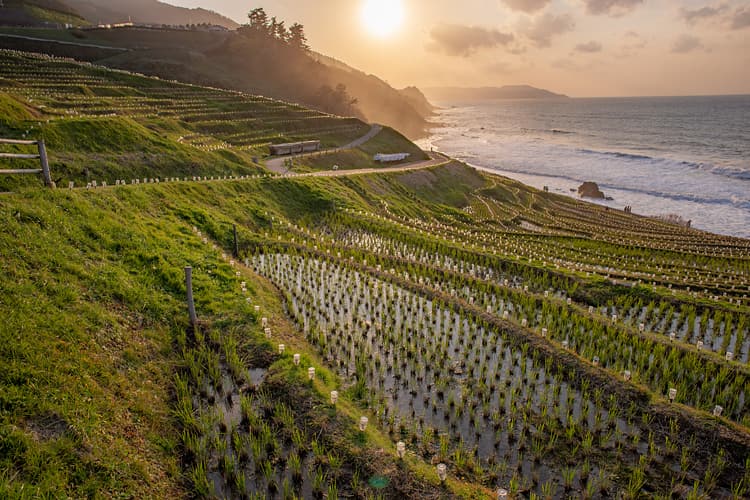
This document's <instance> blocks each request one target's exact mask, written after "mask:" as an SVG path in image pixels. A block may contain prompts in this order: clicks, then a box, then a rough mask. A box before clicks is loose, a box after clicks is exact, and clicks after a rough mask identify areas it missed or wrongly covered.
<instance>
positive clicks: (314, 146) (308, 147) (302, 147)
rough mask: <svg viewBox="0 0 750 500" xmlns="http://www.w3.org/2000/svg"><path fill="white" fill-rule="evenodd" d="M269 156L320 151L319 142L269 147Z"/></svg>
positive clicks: (291, 143)
mask: <svg viewBox="0 0 750 500" xmlns="http://www.w3.org/2000/svg"><path fill="white" fill-rule="evenodd" d="M269 149H270V150H271V156H284V155H293V154H299V153H313V152H315V151H320V141H303V142H289V143H286V144H273V145H271V146H269Z"/></svg>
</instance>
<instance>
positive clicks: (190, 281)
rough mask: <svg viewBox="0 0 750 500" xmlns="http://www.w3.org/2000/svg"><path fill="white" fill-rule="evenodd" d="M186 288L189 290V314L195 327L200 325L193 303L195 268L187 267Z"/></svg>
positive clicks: (191, 323)
mask: <svg viewBox="0 0 750 500" xmlns="http://www.w3.org/2000/svg"><path fill="white" fill-rule="evenodd" d="M185 287H186V288H187V303H188V314H189V315H190V325H191V326H193V327H195V325H196V324H197V323H198V317H197V316H196V314H195V302H193V268H192V267H190V266H187V267H185Z"/></svg>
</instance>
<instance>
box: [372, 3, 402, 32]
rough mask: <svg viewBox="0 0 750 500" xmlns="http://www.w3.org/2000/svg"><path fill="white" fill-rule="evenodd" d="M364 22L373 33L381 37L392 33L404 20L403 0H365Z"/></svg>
mask: <svg viewBox="0 0 750 500" xmlns="http://www.w3.org/2000/svg"><path fill="white" fill-rule="evenodd" d="M362 22H363V23H364V25H365V27H366V28H367V31H369V32H370V33H371V34H372V35H375V36H377V37H380V38H385V37H388V36H390V35H392V34H393V33H395V32H396V30H398V29H399V28H400V27H401V24H402V23H403V22H404V5H403V2H402V0H365V2H364V6H363V7H362Z"/></svg>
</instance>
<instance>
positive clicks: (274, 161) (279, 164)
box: [266, 123, 383, 174]
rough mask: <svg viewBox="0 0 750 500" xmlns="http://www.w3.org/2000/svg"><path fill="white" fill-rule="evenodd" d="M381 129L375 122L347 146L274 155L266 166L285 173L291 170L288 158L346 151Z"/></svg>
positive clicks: (370, 137) (364, 141)
mask: <svg viewBox="0 0 750 500" xmlns="http://www.w3.org/2000/svg"><path fill="white" fill-rule="evenodd" d="M381 130H383V126H382V125H378V124H376V123H374V124H373V125H372V127H371V128H370V131H369V132H367V133H366V134H365V135H363V136H362V137H360V138H359V139H357V140H355V141H352V142H350V143H349V144H347V145H345V146H341V147H338V148H331V149H324V150H322V151H316V152H315V153H303V154H298V155H289V156H279V157H274V158H271V159H269V160H267V161H266V168H267V169H268V170H270V171H271V172H273V173H276V174H285V173H287V172H288V171H289V169H288V168H287V167H286V166H285V165H284V162H285V161H287V160H291V159H296V158H304V157H305V156H314V155H319V154H321V153H335V152H337V151H344V150H347V149H354V148H358V147H360V146H361V145H362V144H364V143H366V142H367V141H369V140H370V139H372V138H373V137H375V136H376V135H378V134H379V133H380V131H381Z"/></svg>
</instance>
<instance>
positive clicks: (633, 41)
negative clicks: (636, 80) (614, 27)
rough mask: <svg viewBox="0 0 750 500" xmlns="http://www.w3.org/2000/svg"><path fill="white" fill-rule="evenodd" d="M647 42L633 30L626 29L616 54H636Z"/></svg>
mask: <svg viewBox="0 0 750 500" xmlns="http://www.w3.org/2000/svg"><path fill="white" fill-rule="evenodd" d="M647 45H648V42H647V41H646V39H645V38H643V37H642V36H641V35H639V34H638V33H636V32H635V31H628V32H627V33H625V35H624V36H623V42H622V44H621V45H620V48H619V49H618V51H617V53H616V55H617V57H622V58H624V57H632V56H634V55H636V54H637V53H638V52H640V51H641V49H643V48H645V47H646V46H647Z"/></svg>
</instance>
